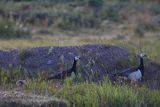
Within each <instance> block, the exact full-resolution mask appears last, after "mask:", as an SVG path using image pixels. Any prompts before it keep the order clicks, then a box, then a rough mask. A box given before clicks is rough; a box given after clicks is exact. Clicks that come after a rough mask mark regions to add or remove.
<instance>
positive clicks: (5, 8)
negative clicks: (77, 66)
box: [0, 0, 160, 107]
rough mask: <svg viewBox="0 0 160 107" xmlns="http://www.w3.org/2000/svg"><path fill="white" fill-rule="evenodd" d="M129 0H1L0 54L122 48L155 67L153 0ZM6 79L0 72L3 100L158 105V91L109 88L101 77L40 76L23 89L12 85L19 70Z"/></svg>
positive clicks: (76, 106)
mask: <svg viewBox="0 0 160 107" xmlns="http://www.w3.org/2000/svg"><path fill="white" fill-rule="evenodd" d="M134 1H135V2H134ZM134 1H133V0H130V1H129V2H125V0H124V1H123V0H113V1H111V0H109V2H106V1H105V0H99V1H98V0H86V1H85V0H82V1H81V0H80V1H79V0H66V1H65V0H60V1H57V0H53V1H52V2H51V1H50V0H46V1H42V0H40V1H39V2H38V3H37V2H36V1H34V0H30V1H26V0H9V1H8V2H7V1H6V0H2V1H0V50H5V51H9V50H11V49H17V48H18V49H24V48H29V47H40V46H77V45H83V44H105V45H117V46H120V47H124V48H127V49H128V50H129V52H130V53H132V54H139V53H141V52H144V53H146V54H147V56H148V59H150V60H152V61H154V62H157V63H160V33H159V32H160V29H159V28H160V24H159V16H160V8H159V7H160V6H159V5H160V4H159V1H158V0H154V1H153V2H150V1H148V0H140V1H137V0H134ZM95 3H96V4H95ZM97 3H98V5H97ZM31 10H32V11H31ZM71 10H74V11H73V12H71ZM157 72H160V70H159V71H157ZM9 75H10V73H9V72H8V73H6V72H4V71H3V70H0V96H5V97H6V98H10V97H12V98H13V99H16V98H20V99H21V100H23V101H24V100H26V99H30V100H32V101H33V102H34V101H35V102H37V100H36V98H37V99H40V100H39V101H40V102H43V101H44V102H45V101H48V100H49V101H52V100H54V98H55V99H56V100H57V99H58V100H57V101H60V102H61V101H62V102H65V103H66V104H67V105H68V106H69V107H70V106H73V107H82V106H83V107H91V106H93V107H159V106H160V90H159V89H149V88H147V87H146V86H140V87H136V86H133V85H132V84H129V85H127V84H126V85H119V84H117V85H112V84H111V82H110V81H109V80H108V79H107V78H106V79H105V80H104V81H102V82H101V83H99V84H98V83H93V82H90V81H85V82H80V81H79V80H78V79H77V78H75V77H74V75H73V76H72V77H70V78H68V79H66V80H64V81H50V82H47V81H45V80H43V79H44V78H45V76H46V75H45V74H43V73H42V74H37V75H36V78H35V79H30V78H27V79H26V82H25V83H26V84H25V86H23V87H16V86H15V83H16V81H17V80H18V79H19V78H20V74H19V72H17V70H15V72H14V74H13V75H14V79H13V80H10V79H8V78H9ZM52 97H53V98H52ZM1 99H2V98H0V100H1ZM50 99H51V100H50ZM21 100H20V102H21ZM23 101H22V102H23ZM26 101H28V100H26ZM0 102H1V101H0ZM2 102H3V99H2ZM0 104H1V103H0ZM20 104H21V103H20ZM31 104H32V103H31ZM30 106H33V105H30Z"/></svg>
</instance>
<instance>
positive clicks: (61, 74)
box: [47, 56, 80, 80]
mask: <svg viewBox="0 0 160 107" xmlns="http://www.w3.org/2000/svg"><path fill="white" fill-rule="evenodd" d="M79 59H80V56H76V57H74V62H73V65H72V67H71V68H70V69H67V70H65V71H63V72H59V73H57V74H55V75H53V76H50V77H48V78H47V80H51V79H65V78H66V77H68V76H71V74H72V72H74V73H75V74H76V73H77V72H76V65H77V61H78V60H79Z"/></svg>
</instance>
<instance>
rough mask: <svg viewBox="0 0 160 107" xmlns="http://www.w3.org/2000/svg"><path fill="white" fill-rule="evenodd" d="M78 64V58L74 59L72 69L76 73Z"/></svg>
mask: <svg viewBox="0 0 160 107" xmlns="http://www.w3.org/2000/svg"><path fill="white" fill-rule="evenodd" d="M76 65H77V60H74V62H73V66H72V68H71V70H72V71H73V72H74V73H76Z"/></svg>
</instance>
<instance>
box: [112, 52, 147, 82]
mask: <svg viewBox="0 0 160 107" xmlns="http://www.w3.org/2000/svg"><path fill="white" fill-rule="evenodd" d="M144 57H146V55H145V54H143V53H142V54H140V65H139V66H138V67H137V68H128V69H125V70H123V71H122V72H118V73H115V74H113V76H114V77H115V76H122V77H126V78H127V79H129V80H131V81H137V80H140V79H141V78H142V77H143V76H144Z"/></svg>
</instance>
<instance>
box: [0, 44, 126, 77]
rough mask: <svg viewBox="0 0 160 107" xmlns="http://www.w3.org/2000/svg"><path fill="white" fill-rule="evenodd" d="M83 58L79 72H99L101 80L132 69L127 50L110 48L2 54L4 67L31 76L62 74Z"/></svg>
mask: <svg viewBox="0 0 160 107" xmlns="http://www.w3.org/2000/svg"><path fill="white" fill-rule="evenodd" d="M77 55H79V56H80V57H81V59H80V61H79V67H78V70H79V72H80V73H81V74H82V75H83V76H84V75H86V73H89V74H91V73H92V74H93V73H95V72H96V73H97V75H98V76H99V77H100V76H102V75H104V74H107V73H108V72H113V71H115V70H119V69H123V68H126V67H128V66H129V63H128V62H129V54H128V51H127V50H126V49H124V48H121V47H118V46H106V45H82V46H65V47H35V48H29V49H23V50H18V49H17V50H11V51H0V67H1V68H3V69H8V68H9V67H11V66H12V67H14V68H19V67H20V66H21V67H22V68H23V69H25V70H24V71H28V72H29V73H31V74H32V73H36V72H41V71H45V72H47V73H54V72H59V71H61V70H65V69H67V68H70V67H71V66H72V63H73V59H74V57H75V56H77Z"/></svg>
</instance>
